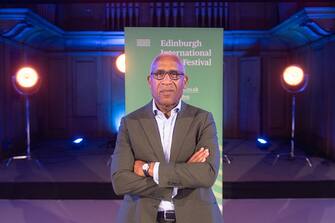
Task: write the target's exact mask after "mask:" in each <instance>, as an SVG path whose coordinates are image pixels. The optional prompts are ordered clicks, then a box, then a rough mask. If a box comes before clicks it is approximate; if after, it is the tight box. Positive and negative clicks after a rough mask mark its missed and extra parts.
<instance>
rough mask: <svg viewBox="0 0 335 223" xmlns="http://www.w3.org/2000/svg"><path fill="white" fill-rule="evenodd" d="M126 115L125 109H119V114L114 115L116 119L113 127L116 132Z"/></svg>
mask: <svg viewBox="0 0 335 223" xmlns="http://www.w3.org/2000/svg"><path fill="white" fill-rule="evenodd" d="M123 116H124V110H123V109H120V110H118V111H117V114H116V115H115V116H114V120H113V128H114V130H115V132H118V131H119V128H120V124H121V119H122V117H123Z"/></svg>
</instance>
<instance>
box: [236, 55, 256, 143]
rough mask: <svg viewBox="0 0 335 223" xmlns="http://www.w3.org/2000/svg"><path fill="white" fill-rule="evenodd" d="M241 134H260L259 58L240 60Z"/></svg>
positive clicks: (249, 135)
mask: <svg viewBox="0 0 335 223" xmlns="http://www.w3.org/2000/svg"><path fill="white" fill-rule="evenodd" d="M239 65H240V67H239V70H240V82H239V94H240V98H239V99H240V110H239V111H240V132H241V136H242V137H248V138H250V137H256V136H257V135H258V134H259V133H260V83H261V60H260V58H259V57H249V58H241V60H240V64H239Z"/></svg>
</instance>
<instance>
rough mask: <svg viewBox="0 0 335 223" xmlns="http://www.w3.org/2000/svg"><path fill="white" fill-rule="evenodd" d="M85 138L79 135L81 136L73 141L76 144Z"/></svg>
mask: <svg viewBox="0 0 335 223" xmlns="http://www.w3.org/2000/svg"><path fill="white" fill-rule="evenodd" d="M83 140H84V139H83V138H81V137H79V138H76V139H74V140H73V141H72V142H73V143H74V144H80V143H81V142H83Z"/></svg>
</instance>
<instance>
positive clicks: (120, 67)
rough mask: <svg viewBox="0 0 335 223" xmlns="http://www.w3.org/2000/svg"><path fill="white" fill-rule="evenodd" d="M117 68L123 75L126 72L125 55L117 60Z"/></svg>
mask: <svg viewBox="0 0 335 223" xmlns="http://www.w3.org/2000/svg"><path fill="white" fill-rule="evenodd" d="M116 67H117V69H118V70H119V71H120V72H121V73H125V72H126V55H125V54H124V53H123V54H121V55H119V56H118V57H117V58H116Z"/></svg>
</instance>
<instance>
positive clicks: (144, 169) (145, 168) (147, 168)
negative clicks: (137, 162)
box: [142, 163, 150, 177]
mask: <svg viewBox="0 0 335 223" xmlns="http://www.w3.org/2000/svg"><path fill="white" fill-rule="evenodd" d="M149 168H150V165H149V163H145V164H143V166H142V170H143V173H144V175H145V176H146V177H150V174H149Z"/></svg>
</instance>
